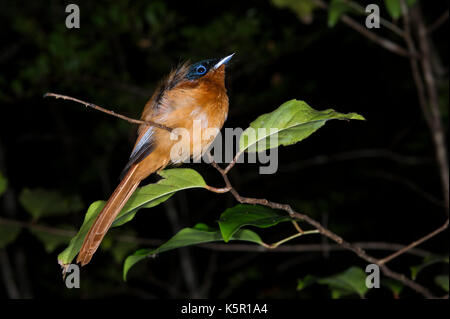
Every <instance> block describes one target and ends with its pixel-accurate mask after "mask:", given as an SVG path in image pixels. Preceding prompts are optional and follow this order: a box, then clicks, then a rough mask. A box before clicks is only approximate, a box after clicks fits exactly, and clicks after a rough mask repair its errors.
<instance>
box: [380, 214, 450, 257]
mask: <svg viewBox="0 0 450 319" xmlns="http://www.w3.org/2000/svg"><path fill="white" fill-rule="evenodd" d="M447 228H448V218H447V220H446V221H445V223H444V224H443V225H442V226H440V227H439V228H437V229H436V230H434V231H432V232H431V233H429V234H428V235H426V236H423V237H422V238H420V239H418V240H416V241H414V242H412V243H411V244H409V245H408V246H405V247H403V248H402V249H400V250H398V251H396V252H395V253H393V254H391V255H389V256H387V257H384V258H383V259H380V260H379V261H378V262H379V264H381V265H383V264H385V263H387V262H389V261H391V260H392V259H394V258H397V257H398V256H400V255H402V254H404V253H406V252H407V251H408V250H410V249H411V248H414V247H416V246H418V245H420V244H421V243H423V242H425V241H427V240H428V239H430V238H433V237H434V236H436V235H437V234H439V233H441V232H443V231H444V230H446V229H447Z"/></svg>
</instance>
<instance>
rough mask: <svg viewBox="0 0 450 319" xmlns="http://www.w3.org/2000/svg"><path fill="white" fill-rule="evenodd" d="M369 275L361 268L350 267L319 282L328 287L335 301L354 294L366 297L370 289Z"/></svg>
mask: <svg viewBox="0 0 450 319" xmlns="http://www.w3.org/2000/svg"><path fill="white" fill-rule="evenodd" d="M366 277H367V274H366V273H365V272H364V271H363V270H362V269H361V268H359V267H350V268H349V269H347V270H346V271H344V272H342V273H339V274H337V275H334V276H330V277H327V278H321V279H319V280H317V282H318V283H319V284H323V285H328V286H329V288H330V289H331V296H332V298H333V299H335V298H340V297H341V296H347V295H352V294H358V295H359V296H360V297H364V295H365V294H366V293H367V291H368V289H369V288H367V286H366Z"/></svg>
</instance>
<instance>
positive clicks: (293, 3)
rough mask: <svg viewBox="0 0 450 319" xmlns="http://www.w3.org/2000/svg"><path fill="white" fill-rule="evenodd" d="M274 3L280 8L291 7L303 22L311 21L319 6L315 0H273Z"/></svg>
mask: <svg viewBox="0 0 450 319" xmlns="http://www.w3.org/2000/svg"><path fill="white" fill-rule="evenodd" d="M272 4H273V5H274V6H276V7H278V8H289V9H290V10H291V11H293V12H294V13H295V14H296V15H297V17H298V18H299V19H300V20H301V21H302V22H303V23H311V22H312V20H313V12H314V10H315V9H316V8H317V3H316V2H315V1H314V0H272Z"/></svg>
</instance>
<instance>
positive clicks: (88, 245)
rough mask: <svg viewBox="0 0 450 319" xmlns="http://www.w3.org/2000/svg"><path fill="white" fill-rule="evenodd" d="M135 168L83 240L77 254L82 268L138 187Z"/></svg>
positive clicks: (117, 189)
mask: <svg viewBox="0 0 450 319" xmlns="http://www.w3.org/2000/svg"><path fill="white" fill-rule="evenodd" d="M137 166H138V165H134V166H132V167H130V169H129V170H128V172H127V174H126V175H125V177H124V178H123V179H122V181H121V182H120V184H119V185H118V186H117V188H116V190H115V191H114V193H113V194H112V195H111V197H110V198H109V200H108V202H107V203H106V205H105V207H104V208H103V209H102V211H101V212H100V214H99V215H98V216H97V218H96V219H95V221H94V223H93V224H92V226H91V228H90V229H89V232H88V233H87V235H86V237H85V238H84V241H83V245H82V246H81V250H80V252H79V253H78V258H77V263H80V264H81V266H84V265H86V264H88V263H89V262H90V261H91V258H92V256H93V255H94V253H95V251H96V250H97V248H98V246H100V243H101V242H102V240H103V237H105V235H106V232H107V231H108V229H109V228H110V227H111V224H112V223H113V222H114V220H115V219H116V217H117V215H118V214H119V213H120V211H121V210H122V208H123V206H124V205H125V204H126V202H127V201H128V199H129V198H130V196H131V195H132V194H133V192H134V191H135V189H136V187H137V186H138V185H139V182H140V180H139V179H137V178H136V176H135V174H134V173H135V171H136V169H137Z"/></svg>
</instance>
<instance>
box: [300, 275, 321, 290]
mask: <svg viewBox="0 0 450 319" xmlns="http://www.w3.org/2000/svg"><path fill="white" fill-rule="evenodd" d="M316 281H317V278H316V277H314V276H311V275H306V276H305V278H303V279H298V280H297V291H300V290H303V289H305V288H306V287H308V286H311V285H312V284H314V283H315V282H316Z"/></svg>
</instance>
